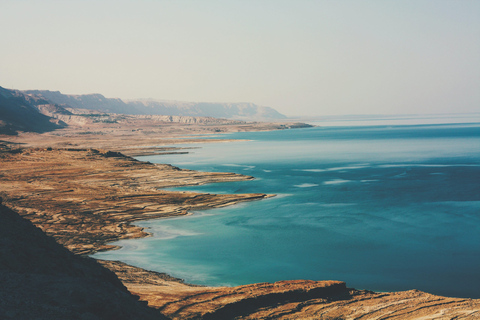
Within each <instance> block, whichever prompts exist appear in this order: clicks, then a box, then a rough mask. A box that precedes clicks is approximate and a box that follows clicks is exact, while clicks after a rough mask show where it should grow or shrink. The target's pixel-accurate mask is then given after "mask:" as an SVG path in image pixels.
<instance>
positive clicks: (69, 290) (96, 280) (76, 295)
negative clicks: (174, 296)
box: [0, 204, 166, 320]
mask: <svg viewBox="0 0 480 320" xmlns="http://www.w3.org/2000/svg"><path fill="white" fill-rule="evenodd" d="M0 318H1V319H5V320H7V319H15V320H20V319H45V320H46V319H125V320H129V319H152V320H153V319H166V318H165V317H164V316H162V315H161V314H160V313H159V312H158V311H156V310H153V309H150V308H148V306H147V305H146V303H144V302H140V301H138V297H136V296H133V295H132V294H130V292H128V290H127V289H126V288H125V286H124V285H123V284H122V283H121V282H120V281H119V280H118V278H117V277H116V275H115V274H114V273H113V272H111V271H109V270H108V269H105V268H104V267H102V266H101V265H100V264H98V263H97V262H96V261H95V260H93V259H90V258H82V257H79V256H76V255H74V254H72V253H71V252H70V251H68V250H66V249H65V248H64V247H62V246H61V245H59V244H58V243H56V242H55V241H54V240H53V239H52V238H50V237H48V236H46V235H45V234H44V233H43V232H42V231H41V230H40V229H38V228H36V227H34V226H33V225H32V224H31V223H30V222H29V221H27V220H25V219H23V218H21V217H20V216H19V215H18V214H17V213H16V212H13V211H12V210H10V209H9V208H7V207H5V206H3V205H1V204H0Z"/></svg>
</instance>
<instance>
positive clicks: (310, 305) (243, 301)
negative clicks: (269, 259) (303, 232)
mask: <svg viewBox="0 0 480 320" xmlns="http://www.w3.org/2000/svg"><path fill="white" fill-rule="evenodd" d="M142 121H143V120H142V119H133V120H132V122H131V123H129V124H125V125H122V126H118V125H117V124H88V127H86V126H85V125H83V126H81V127H68V128H65V129H61V130H57V131H54V132H51V133H45V134H20V135H18V136H15V137H10V136H1V137H0V140H1V142H0V143H1V150H0V163H1V166H0V181H1V183H0V196H1V197H2V199H3V204H4V205H6V206H7V207H10V208H12V209H14V210H15V211H17V212H19V213H20V215H21V216H22V217H23V218H25V219H28V220H30V221H31V222H32V223H33V224H34V225H36V226H37V227H39V228H41V229H42V230H43V231H44V232H45V233H46V234H47V235H50V236H52V237H54V238H55V239H56V241H57V242H58V243H60V244H62V245H63V246H65V247H66V248H68V249H69V250H70V251H72V252H74V253H76V254H80V255H86V254H91V253H93V252H96V251H100V250H110V249H115V247H114V246H112V245H111V244H110V243H111V242H112V241H116V240H119V239H129V238H136V237H144V236H148V233H146V232H145V231H144V230H142V228H139V227H136V226H135V225H134V222H135V221H138V220H145V219H152V218H161V217H171V216H179V215H185V214H188V212H189V211H190V210H201V209H208V208H215V207H221V206H227V205H231V204H234V203H238V202H240V201H252V200H261V199H263V198H266V197H269V196H271V195H266V194H261V193H256V194H235V195H226V194H222V195H216V194H201V193H193V192H177V191H175V192H173V191H165V190H162V188H166V187H174V186H187V185H197V184H205V183H212V182H222V181H239V180H245V179H252V178H253V177H249V176H243V175H238V174H232V173H205V172H196V171H191V170H183V169H180V168H176V167H173V166H170V165H167V164H165V165H155V164H151V163H147V162H141V161H137V160H135V159H134V158H132V157H130V156H128V155H138V154H151V153H164V152H183V151H182V150H181V149H179V150H177V149H172V148H170V147H169V148H166V147H165V146H166V145H171V144H174V143H178V142H182V143H186V142H192V141H197V142H198V141H201V140H202V139H201V138H200V140H198V139H195V138H194V137H192V136H187V135H202V134H210V133H216V132H229V131H247V130H274V129H285V128H288V127H292V126H288V125H287V126H286V125H285V124H263V123H255V124H244V123H241V124H238V123H220V124H215V125H210V124H195V125H189V124H184V123H175V124H171V123H159V122H158V121H157V122H151V121H150V122H148V121H143V122H142ZM138 128H142V130H138ZM101 263H102V264H103V266H104V267H106V268H108V269H110V270H112V271H113V272H115V273H116V275H117V276H118V278H119V279H120V280H121V281H122V282H123V284H124V285H125V286H126V287H127V288H128V290H129V291H130V292H132V293H133V294H135V295H138V296H140V298H141V299H142V300H145V301H147V302H148V304H149V305H150V306H151V307H154V308H158V309H159V310H160V312H161V313H162V314H164V315H166V316H168V317H170V318H174V319H197V318H204V319H230V318H238V319H272V318H275V319H277V318H278V319H372V318H382V319H418V318H424V319H451V318H455V319H477V318H480V300H475V299H458V298H446V297H439V296H434V295H430V294H428V293H424V292H420V291H416V290H412V291H406V292H393V293H375V292H371V291H365V290H355V289H351V288H348V287H347V285H346V284H345V283H344V282H342V281H309V280H296V281H281V282H277V283H273V284H271V283H260V284H251V285H245V286H239V287H232V288H230V287H200V286H194V285H189V284H185V283H183V281H181V280H180V279H175V278H172V277H170V276H168V275H165V274H161V273H157V272H151V271H148V270H143V269H141V268H137V267H134V266H129V265H126V264H124V263H120V262H110V261H103V262H101ZM338 280H341V279H338ZM439 281H441V279H439Z"/></svg>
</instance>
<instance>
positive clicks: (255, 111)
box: [24, 90, 286, 121]
mask: <svg viewBox="0 0 480 320" xmlns="http://www.w3.org/2000/svg"><path fill="white" fill-rule="evenodd" d="M24 92H25V93H27V94H31V95H35V96H37V97H39V98H42V99H45V100H48V101H50V103H53V104H59V105H67V106H70V107H74V108H82V109H89V110H99V111H103V112H108V113H121V114H130V115H166V116H182V117H185V116H187V117H188V116H190V117H214V118H225V119H236V120H251V121H256V120H265V121H272V120H280V119H285V118H286V117H285V116H284V115H283V114H281V113H279V112H278V111H276V110H275V109H273V108H269V107H261V106H258V105H255V104H253V103H207V102H181V101H158V100H131V101H126V102H125V101H123V100H121V99H117V98H114V99H112V98H105V97H104V96H103V95H101V94H85V95H68V94H62V93H60V92H59V91H48V90H28V91H24Z"/></svg>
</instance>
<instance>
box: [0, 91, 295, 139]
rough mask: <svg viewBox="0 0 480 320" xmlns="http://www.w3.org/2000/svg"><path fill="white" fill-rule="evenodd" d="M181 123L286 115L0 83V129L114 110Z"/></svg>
mask: <svg viewBox="0 0 480 320" xmlns="http://www.w3.org/2000/svg"><path fill="white" fill-rule="evenodd" d="M122 114H123V115H129V116H130V117H132V116H134V117H147V118H152V119H153V118H155V119H156V120H157V121H165V122H180V123H189V124H192V123H212V124H213V123H219V122H221V123H227V122H228V123H231V122H235V123H236V122H244V121H277V120H281V119H285V118H286V116H284V115H283V114H281V113H279V112H277V111H276V110H274V109H272V108H269V107H261V106H257V105H255V104H253V103H204V102H202V103H197V102H177V101H156V100H151V99H144V100H131V101H123V100H121V99H118V98H105V97H104V96H103V95H101V94H86V95H67V94H62V93H60V92H59V91H48V90H27V91H20V90H12V89H5V88H2V87H0V134H7V135H15V134H17V132H19V131H25V132H37V133H42V132H47V131H52V130H55V129H59V128H62V127H65V126H67V125H71V124H75V125H85V124H86V123H89V122H116V121H117V120H116V119H117V118H118V117H119V115H122Z"/></svg>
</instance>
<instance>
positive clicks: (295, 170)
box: [95, 123, 480, 298]
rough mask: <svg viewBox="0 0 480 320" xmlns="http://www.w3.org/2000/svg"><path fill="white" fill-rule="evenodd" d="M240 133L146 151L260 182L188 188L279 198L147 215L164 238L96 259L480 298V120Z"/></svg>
mask: <svg viewBox="0 0 480 320" xmlns="http://www.w3.org/2000/svg"><path fill="white" fill-rule="evenodd" d="M226 137H228V138H231V139H250V140H252V141H238V142H231V143H210V144H202V145H201V146H202V148H200V149H192V150H191V153H190V154H187V155H167V156H150V157H142V158H141V160H148V161H151V162H159V163H170V164H173V165H176V166H179V167H182V168H189V169H196V170H203V171H228V172H237V173H242V174H247V175H252V176H254V177H256V178H257V179H256V180H253V181H244V182H235V183H221V184H210V185H206V186H196V187H190V188H181V189H182V190H195V191H201V192H210V193H249V192H263V193H272V194H277V196H276V197H274V198H270V199H266V200H262V201H255V202H249V203H243V204H240V205H236V206H233V207H228V208H222V209H215V210H208V211H202V212H197V213H195V214H194V215H192V216H189V217H181V218H173V219H163V220H152V221H145V222H141V223H138V225H141V226H144V227H147V228H150V231H151V232H153V233H154V235H155V236H154V237H151V238H145V239H138V240H127V241H120V242H118V244H120V245H122V246H123V248H122V249H121V250H117V251H110V252H104V253H99V254H96V255H95V257H97V258H101V259H115V260H122V261H125V262H127V263H130V264H134V265H137V266H140V267H144V268H147V269H151V270H157V271H162V272H167V273H169V274H172V275H174V276H177V277H181V278H184V279H186V280H187V281H189V282H193V283H196V284H205V285H240V284H247V283H254V282H265V281H268V282H272V281H278V280H288V279H312V280H342V281H346V282H347V285H348V286H350V287H354V288H357V289H370V290H376V291H394V290H395V291H397V290H408V289H413V288H416V289H420V290H423V291H427V292H430V293H435V294H441V295H448V296H458V297H475V298H480V271H479V270H480V124H479V123H473V124H468V123H463V124H446V125H389V126H381V125H376V126H351V127H317V128H308V129H295V130H285V131H272V132H251V133H236V134H229V135H227V136H226ZM196 146H197V147H198V145H196Z"/></svg>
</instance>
